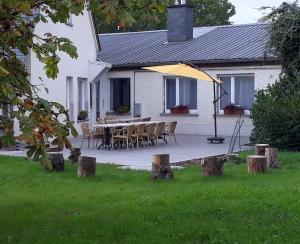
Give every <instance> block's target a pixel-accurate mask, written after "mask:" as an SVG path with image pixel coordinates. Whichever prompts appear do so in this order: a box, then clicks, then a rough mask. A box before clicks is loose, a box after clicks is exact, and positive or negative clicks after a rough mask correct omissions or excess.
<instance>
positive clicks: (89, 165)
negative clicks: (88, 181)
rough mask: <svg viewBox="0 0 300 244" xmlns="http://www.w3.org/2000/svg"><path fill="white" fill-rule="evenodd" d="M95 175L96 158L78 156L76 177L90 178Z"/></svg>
mask: <svg viewBox="0 0 300 244" xmlns="http://www.w3.org/2000/svg"><path fill="white" fill-rule="evenodd" d="M95 174H96V158H92V157H84V156H80V157H79V160H78V168H77V176H91V175H95Z"/></svg>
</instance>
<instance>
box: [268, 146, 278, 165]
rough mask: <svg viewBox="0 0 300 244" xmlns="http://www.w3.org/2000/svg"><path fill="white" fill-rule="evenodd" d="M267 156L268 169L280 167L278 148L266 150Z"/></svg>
mask: <svg viewBox="0 0 300 244" xmlns="http://www.w3.org/2000/svg"><path fill="white" fill-rule="evenodd" d="M265 156H266V157H267V165H268V168H273V169H274V168H277V167H278V149H277V148H266V151H265Z"/></svg>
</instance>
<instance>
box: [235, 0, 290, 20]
mask: <svg viewBox="0 0 300 244" xmlns="http://www.w3.org/2000/svg"><path fill="white" fill-rule="evenodd" d="M230 2H231V3H232V4H233V5H234V6H235V8H236V15H235V16H233V17H232V18H231V19H230V20H231V21H233V22H234V24H247V23H255V22H257V21H258V19H259V18H260V17H261V16H262V14H263V12H262V11H258V8H260V7H262V6H272V7H273V6H276V7H278V6H279V5H280V4H281V3H282V2H284V0H230ZM286 2H290V1H289V0H286Z"/></svg>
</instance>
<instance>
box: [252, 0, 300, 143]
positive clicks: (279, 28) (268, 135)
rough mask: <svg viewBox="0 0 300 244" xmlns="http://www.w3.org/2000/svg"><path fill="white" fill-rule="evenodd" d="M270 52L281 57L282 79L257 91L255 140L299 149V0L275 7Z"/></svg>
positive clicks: (272, 17)
mask: <svg viewBox="0 0 300 244" xmlns="http://www.w3.org/2000/svg"><path fill="white" fill-rule="evenodd" d="M264 20H267V21H270V22H271V24H272V25H271V28H270V41H269V45H268V49H269V52H271V53H273V55H276V56H277V57H279V58H280V59H281V65H282V72H281V75H280V77H279V80H278V81H277V82H276V83H275V84H273V85H269V86H268V87H267V88H266V89H263V90H259V91H257V94H256V100H255V102H254V104H253V109H252V118H253V124H254V129H253V131H252V134H251V140H252V141H253V142H264V143H269V144H271V145H273V146H276V147H280V148H297V149H299V148H300V62H299V60H300V45H299V43H300V6H299V5H298V1H295V2H294V3H291V4H288V3H283V4H282V5H281V6H280V7H279V8H273V9H272V11H271V13H270V14H268V15H267V16H266V17H265V18H264Z"/></svg>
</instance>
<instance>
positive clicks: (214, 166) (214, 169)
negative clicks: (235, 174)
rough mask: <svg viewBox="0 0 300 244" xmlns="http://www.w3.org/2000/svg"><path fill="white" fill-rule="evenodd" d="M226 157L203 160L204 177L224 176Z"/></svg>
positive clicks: (202, 170)
mask: <svg viewBox="0 0 300 244" xmlns="http://www.w3.org/2000/svg"><path fill="white" fill-rule="evenodd" d="M225 161H226V157H207V158H203V159H202V160H201V172H202V175H203V176H221V175H223V164H224V163H225Z"/></svg>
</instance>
